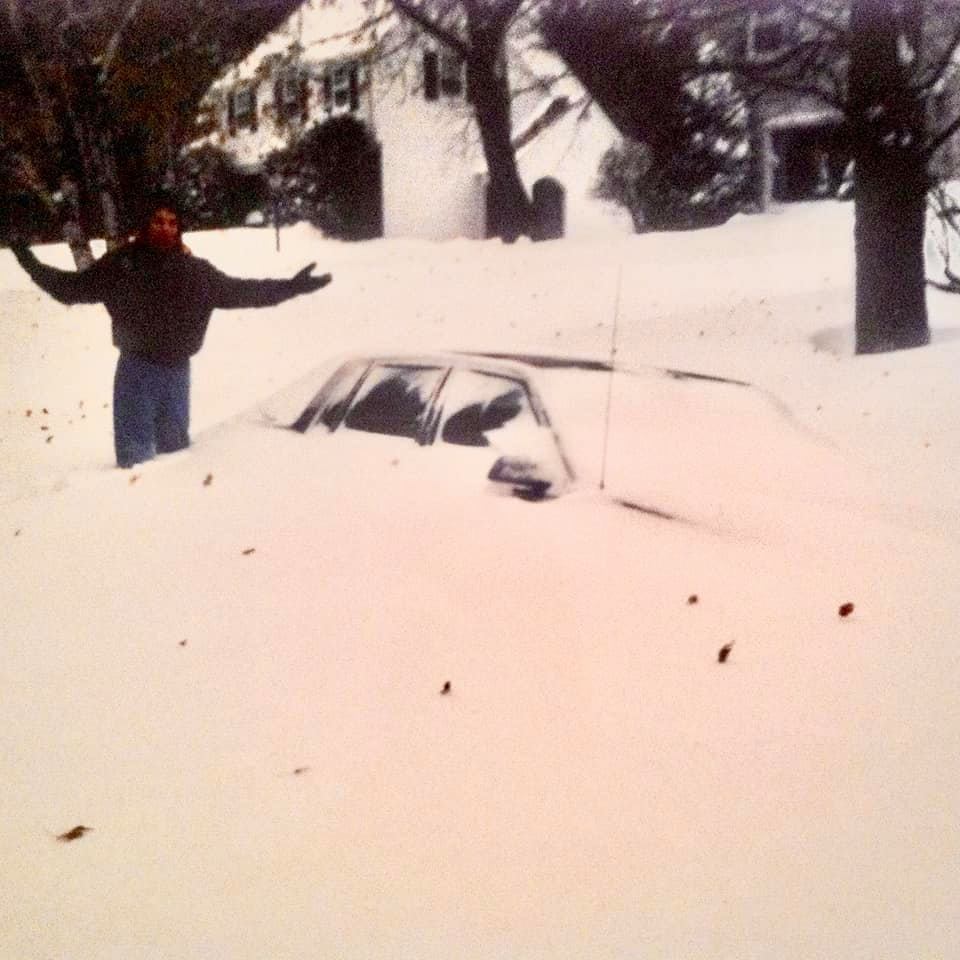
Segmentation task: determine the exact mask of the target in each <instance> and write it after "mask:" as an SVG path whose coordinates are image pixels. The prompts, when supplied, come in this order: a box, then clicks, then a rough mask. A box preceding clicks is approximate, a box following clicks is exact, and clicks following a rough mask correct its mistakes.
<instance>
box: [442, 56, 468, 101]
mask: <svg viewBox="0 0 960 960" xmlns="http://www.w3.org/2000/svg"><path fill="white" fill-rule="evenodd" d="M440 92H441V93H442V94H444V96H447V97H459V96H461V95H462V94H463V60H462V59H461V58H460V57H458V56H457V55H456V54H455V53H449V52H447V51H443V52H442V53H441V54H440Z"/></svg>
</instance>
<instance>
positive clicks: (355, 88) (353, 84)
mask: <svg viewBox="0 0 960 960" xmlns="http://www.w3.org/2000/svg"><path fill="white" fill-rule="evenodd" d="M359 107H360V82H359V78H358V76H357V65H356V64H353V65H352V66H351V67H350V111H351V113H353V112H356V110H357V109H358V108H359Z"/></svg>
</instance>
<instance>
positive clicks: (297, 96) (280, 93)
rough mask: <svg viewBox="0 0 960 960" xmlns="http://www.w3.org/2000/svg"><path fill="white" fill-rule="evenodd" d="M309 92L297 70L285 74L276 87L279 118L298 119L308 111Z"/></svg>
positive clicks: (275, 95) (275, 98) (276, 104)
mask: <svg viewBox="0 0 960 960" xmlns="http://www.w3.org/2000/svg"><path fill="white" fill-rule="evenodd" d="M306 101H307V90H306V84H305V83H304V79H303V76H302V75H301V74H300V73H299V71H296V70H289V71H287V72H285V73H283V74H282V75H281V76H280V77H279V79H278V80H277V83H276V86H275V87H274V103H275V106H276V110H277V116H278V117H283V118H290V117H296V116H299V115H301V114H303V113H304V112H305V110H306V105H307V104H306Z"/></svg>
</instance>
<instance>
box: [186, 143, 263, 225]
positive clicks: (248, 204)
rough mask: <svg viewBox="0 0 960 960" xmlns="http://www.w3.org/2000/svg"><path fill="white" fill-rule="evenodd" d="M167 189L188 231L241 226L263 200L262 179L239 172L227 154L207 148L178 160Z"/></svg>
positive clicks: (191, 152)
mask: <svg viewBox="0 0 960 960" xmlns="http://www.w3.org/2000/svg"><path fill="white" fill-rule="evenodd" d="M170 186H171V187H172V188H173V189H174V190H175V191H176V194H177V196H178V197H179V198H180V201H181V206H182V210H183V219H184V226H185V227H186V229H188V230H196V229H203V228H207V227H235V226H240V225H241V224H243V223H244V222H245V220H246V218H247V216H248V215H249V214H250V213H251V211H254V210H257V209H259V208H261V207H262V206H263V205H264V203H265V200H266V196H265V187H264V183H263V177H262V176H260V175H259V174H252V173H247V172H244V171H243V170H240V169H239V168H238V167H237V166H236V164H235V163H234V161H233V159H232V158H231V157H230V155H229V154H227V153H226V152H225V151H223V150H221V149H219V148H218V147H214V146H211V145H209V144H206V145H204V146H201V147H197V148H196V149H192V150H186V151H184V152H183V153H182V154H181V155H180V156H179V157H178V158H177V161H176V163H175V164H174V169H173V183H172V184H170Z"/></svg>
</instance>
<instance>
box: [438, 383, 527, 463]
mask: <svg viewBox="0 0 960 960" xmlns="http://www.w3.org/2000/svg"><path fill="white" fill-rule="evenodd" d="M508 424H509V425H511V426H521V425H522V426H536V418H535V417H534V414H533V410H532V409H531V407H530V398H529V396H528V395H527V388H526V385H525V384H524V383H523V382H522V381H521V380H515V379H513V378H511V377H504V376H499V375H498V374H491V373H482V372H480V371H478V370H454V371H453V373H451V374H450V378H449V380H448V381H447V383H446V386H445V387H444V390H443V412H442V415H441V421H440V439H441V440H442V441H443V442H444V443H455V444H459V445H461V446H468V447H487V446H489V445H490V437H489V434H491V433H492V432H493V431H495V430H500V429H503V428H504V427H506V426H507V425H508Z"/></svg>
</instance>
